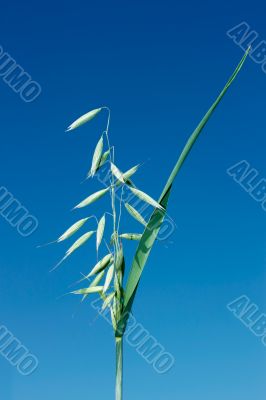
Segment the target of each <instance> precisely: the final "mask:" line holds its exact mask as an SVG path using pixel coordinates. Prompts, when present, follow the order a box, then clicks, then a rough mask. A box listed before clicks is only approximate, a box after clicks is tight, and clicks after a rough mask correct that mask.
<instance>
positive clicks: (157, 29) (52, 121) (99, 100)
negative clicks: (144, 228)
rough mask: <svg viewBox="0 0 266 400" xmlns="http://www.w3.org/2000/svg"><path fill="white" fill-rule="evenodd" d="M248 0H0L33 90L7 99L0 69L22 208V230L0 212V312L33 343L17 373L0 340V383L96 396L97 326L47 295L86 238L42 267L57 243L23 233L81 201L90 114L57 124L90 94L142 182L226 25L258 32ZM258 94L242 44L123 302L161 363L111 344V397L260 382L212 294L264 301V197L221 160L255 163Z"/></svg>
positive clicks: (237, 392) (233, 394) (6, 161)
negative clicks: (29, 358)
mask: <svg viewBox="0 0 266 400" xmlns="http://www.w3.org/2000/svg"><path fill="white" fill-rule="evenodd" d="M264 8H265V5H264V3H263V2H262V1H255V2H253V3H252V7H251V4H250V2H244V3H243V2H240V1H234V2H230V3H229V2H227V3H224V2H220V3H217V2H216V3H214V2H209V1H205V2H200V3H199V2H196V1H191V2H180V3H177V2H174V1H168V0H167V1H166V2H159V1H153V2H151V1H146V2H145V3H143V2H140V1H138V0H137V1H134V2H122V1H112V2H107V1H102V2H100V3H96V2H85V1H80V0H77V1H75V2H70V1H65V2H51V1H50V0H48V1H46V2H43V3H40V2H39V3H36V2H29V1H25V2H23V3H21V2H18V1H15V2H12V4H11V3H10V4H5V5H4V6H3V9H2V19H1V25H0V45H1V46H2V47H3V49H4V51H6V52H8V53H9V54H10V56H11V57H12V58H13V59H14V60H15V61H16V63H17V64H19V65H21V66H22V67H23V68H24V69H25V71H27V73H29V74H30V75H31V77H32V79H33V80H35V81H37V82H38V83H39V84H40V85H41V88H42V92H41V95H40V96H39V97H38V98H37V99H36V100H35V101H34V102H31V103H25V102H24V101H23V100H22V99H21V97H20V96H19V95H18V94H17V93H15V92H14V91H13V90H12V89H11V88H10V87H9V86H8V85H7V84H6V83H5V82H4V81H3V80H2V78H0V98H1V104H2V107H1V110H0V114H1V133H2V141H1V157H0V164H1V165H0V170H1V181H0V186H4V187H6V188H7V189H8V190H9V191H10V192H11V193H12V194H13V196H14V197H15V198H16V199H18V200H19V201H20V202H21V204H22V205H23V206H25V207H26V208H27V209H28V210H29V212H30V213H31V214H32V215H34V216H35V217H36V218H37V219H38V222H39V226H38V229H37V230H36V231H35V232H34V233H33V234H32V235H31V236H29V237H22V236H20V235H19V234H18V232H17V230H16V229H15V228H13V227H12V226H10V224H9V223H8V222H7V221H6V220H5V219H4V218H0V229H1V251H0V261H1V267H0V297H1V304H2V307H1V320H0V324H1V325H5V326H6V327H8V329H9V330H10V331H12V333H13V334H14V335H15V336H16V337H17V338H18V339H19V340H20V341H21V342H22V343H23V344H24V345H25V346H26V347H27V348H28V349H29V350H30V351H31V352H32V353H34V354H35V355H36V356H37V357H38V359H39V367H38V369H37V370H36V372H34V374H32V375H31V376H29V377H23V376H21V375H20V374H19V373H18V372H17V370H16V368H14V367H12V366H11V365H10V364H9V363H8V361H7V360H5V359H4V358H3V357H0V374H1V377H2V382H3V383H2V385H1V389H0V393H1V396H0V397H1V399H3V400H26V399H27V400H28V399H35V398H38V400H44V399H47V398H50V399H52V400H53V399H58V398H63V399H64V400H72V399H73V398H79V397H81V396H82V397H84V395H85V396H87V397H88V398H95V399H103V400H106V399H113V391H114V389H113V384H114V373H113V366H114V346H113V338H112V332H111V329H110V327H109V326H108V324H107V323H106V322H105V321H104V320H102V319H101V318H95V317H96V315H95V311H94V310H93V309H92V308H91V307H90V305H89V303H87V304H82V305H81V304H80V302H79V299H78V298H76V297H71V296H65V297H61V296H62V295H63V294H65V293H66V292H68V291H69V290H70V285H72V283H73V282H75V281H76V280H78V279H79V277H80V271H87V270H88V269H89V268H90V266H91V265H93V263H94V262H95V255H94V248H93V245H92V244H89V245H88V246H86V247H84V248H83V249H81V250H80V252H79V253H76V254H75V255H73V257H72V258H71V259H69V260H68V261H66V263H65V264H64V265H63V266H62V267H61V268H60V269H58V270H57V271H56V272H54V273H52V274H51V273H49V270H50V268H51V267H52V266H53V265H54V264H55V263H56V262H57V261H58V260H59V259H60V257H61V256H62V255H63V253H64V251H65V249H66V248H67V245H66V246H65V245H60V246H59V245H58V246H55V245H54V246H50V247H46V248H42V249H37V248H36V246H37V245H38V244H40V243H45V242H47V241H49V240H52V239H54V238H56V237H57V236H58V235H60V234H61V233H62V232H63V231H64V230H65V229H66V228H67V227H68V226H70V225H71V223H72V222H74V221H75V220H76V219H77V218H78V217H80V218H81V217H83V216H84V213H83V212H82V211H81V212H77V213H76V214H75V213H73V212H71V211H70V210H71V208H72V207H73V206H74V205H75V204H77V203H78V202H79V201H80V200H81V199H83V198H84V197H85V196H86V195H88V194H90V193H91V192H92V191H93V190H97V188H98V186H97V184H96V183H92V182H87V183H85V184H83V185H81V184H80V182H81V181H82V180H83V178H84V175H85V173H86V172H87V169H88V167H89V165H90V157H91V153H92V152H93V149H94V147H95V144H96V142H97V140H98V138H99V135H100V134H101V131H102V130H103V129H104V125H105V116H104V115H100V116H99V118H97V119H95V120H94V121H92V122H91V123H90V124H89V125H87V126H84V127H82V128H80V129H79V131H75V132H73V133H72V134H66V133H65V129H66V127H67V126H68V125H69V123H71V122H72V121H73V120H74V119H75V118H76V117H78V116H79V115H81V114H83V113H85V112H87V111H88V110H90V109H92V108H95V107H98V106H101V105H108V106H109V107H110V108H111V110H112V118H111V130H110V135H111V141H112V143H113V144H114V145H115V147H116V155H117V156H116V159H117V164H118V166H119V167H120V168H121V169H122V170H125V169H127V168H130V167H131V166H132V165H134V164H136V163H144V164H143V166H142V168H141V170H140V172H139V173H138V176H136V184H137V185H138V187H139V188H140V189H142V190H145V191H146V192H148V193H149V194H150V195H152V196H153V197H155V198H156V197H158V196H159V194H160V192H161V190H162V188H163V186H164V184H165V181H166V179H167V177H168V175H169V173H170V171H171V169H172V167H173V165H174V163H175V162H176V159H177V156H178V154H179V152H180V151H181V149H182V147H183V145H184V143H185V141H186V139H187V137H188V135H189V134H190V133H191V131H192V130H193V129H194V127H195V126H196V125H197V123H198V122H199V120H200V119H201V117H202V116H203V114H204V113H205V112H206V110H207V109H208V107H209V106H210V105H211V103H212V101H213V100H214V99H215V96H216V95H217V94H218V92H219V91H220V89H221V88H222V87H223V85H224V84H225V82H226V80H227V78H228V77H229V75H230V74H231V72H232V71H233V69H234V67H235V66H236V64H237V63H238V61H239V59H240V58H241V57H242V54H243V51H242V49H241V48H239V47H238V46H237V45H236V44H235V43H234V42H233V40H231V39H230V38H229V37H228V36H227V35H226V32H227V31H228V29H230V28H232V27H233V26H235V25H237V24H239V23H240V22H242V21H246V23H247V24H249V26H250V27H251V29H252V30H255V31H256V32H257V33H258V34H259V38H260V39H261V40H266V29H265V21H264V18H263V10H264ZM265 93H266V75H265V73H264V72H263V71H262V69H261V66H260V65H259V64H256V63H255V62H253V61H252V60H251V59H248V60H247V62H246V64H245V67H244V68H243V70H242V71H241V74H240V75H239V77H238V79H237V81H236V82H235V83H234V85H233V86H232V88H231V89H230V92H229V93H228V94H227V95H226V98H225V99H224V100H223V103H222V104H221V105H220V106H219V108H218V109H217V111H216V112H215V115H214V116H213V117H212V119H211V121H210V122H209V124H208V125H207V127H206V129H205V130H204V133H203V134H202V136H201V138H200V139H199V141H198V143H197V144H196V146H195V148H194V149H193V152H192V153H191V155H190V157H189V159H188V160H187V161H186V163H185V165H184V167H183V168H182V171H181V172H180V175H179V176H178V178H177V180H176V182H175V186H174V188H173V191H172V197H171V200H170V205H169V213H170V215H171V217H172V218H174V220H175V221H176V224H177V229H176V230H175V232H174V233H173V234H172V235H171V237H170V238H169V240H168V241H166V242H165V243H158V244H157V245H156V246H155V248H154V250H153V252H152V255H151V257H150V259H149V262H148V264H147V267H146V269H145V273H144V274H143V279H142V281H141V285H140V287H139V292H138V296H137V298H136V302H135V307H134V315H135V316H136V318H137V320H138V321H139V322H140V323H141V324H142V325H143V326H144V327H145V328H146V329H147V330H148V331H149V332H150V334H151V335H153V336H154V337H155V338H156V339H157V340H158V341H159V342H160V343H161V344H162V345H163V346H164V347H165V349H166V350H167V351H169V352H170V353H172V354H173V355H174V357H175V360H176V362H175V365H174V367H173V368H172V369H171V371H170V372H168V373H167V374H163V375H158V374H157V373H156V372H155V371H154V370H153V369H152V367H151V366H150V365H148V364H147V363H146V362H145V361H144V360H143V359H142V358H141V357H140V356H139V355H138V354H137V353H136V351H135V350H134V349H132V348H130V347H129V346H126V349H125V399H126V400H133V399H134V400H135V399H136V398H139V399H147V398H152V399H154V400H163V399H165V398H167V399H178V398H182V400H194V399H199V400H211V399H214V398H215V399H216V400H224V399H226V400H240V399H241V400H250V399H251V398H261V397H262V396H263V393H264V392H265V383H263V382H265V379H263V376H264V375H265V358H266V357H265V353H266V349H265V347H264V346H263V345H262V343H261V341H260V339H259V338H258V337H256V336H255V335H253V334H252V332H250V330H249V329H247V328H246V327H245V326H244V325H243V324H242V323H241V322H240V321H239V320H238V319H237V318H235V317H234V315H233V314H232V313H230V312H229V311H228V309H227V308H226V305H227V304H228V303H229V302H230V301H233V300H234V299H236V298H237V297H239V296H241V295H246V296H248V297H249V298H250V299H251V301H252V302H253V303H255V304H257V305H258V307H259V310H260V312H261V314H263V313H266V304H265V280H266V276H265V271H266V230H265V226H266V214H265V211H264V210H263V209H262V207H261V204H260V203H259V202H256V201H255V200H254V199H253V198H252V197H251V196H250V195H249V194H248V193H247V192H245V190H243V188H241V186H240V185H239V184H238V183H237V182H235V181H234V180H233V179H232V177H230V176H229V175H228V174H227V172H226V170H227V169H228V168H229V167H230V166H232V165H234V164H236V163H237V162H239V161H241V160H247V162H248V163H249V164H250V166H251V168H255V169H256V170H257V171H258V173H259V176H260V177H261V179H263V178H266V165H265V148H264V146H265V132H266V121H265ZM101 205H103V206H104V202H103V203H101ZM99 206H100V203H99ZM92 209H93V212H95V213H97V214H98V215H100V214H101V211H100V210H99V209H98V208H97V207H96V206H93V208H92ZM86 212H87V211H86ZM127 222H128V223H130V221H129V219H128V220H127V219H125V223H127ZM134 228H136V226H135V225H134ZM130 249H131V250H133V247H132V245H131V244H130ZM129 254H130V251H129ZM127 261H128V263H127V268H129V266H130V259H128V260H127Z"/></svg>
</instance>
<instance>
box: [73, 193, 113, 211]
mask: <svg viewBox="0 0 266 400" xmlns="http://www.w3.org/2000/svg"><path fill="white" fill-rule="evenodd" d="M108 191H109V188H107V189H101V190H99V191H98V192H95V193H93V194H91V195H90V196H89V197H87V198H86V199H85V200H83V201H82V202H81V203H79V204H78V205H77V206H75V207H74V208H82V207H86V206H88V205H89V204H91V203H94V201H96V200H99V199H100V198H101V197H103V196H104V195H105V194H106V193H107V192H108Z"/></svg>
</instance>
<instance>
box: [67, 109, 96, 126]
mask: <svg viewBox="0 0 266 400" xmlns="http://www.w3.org/2000/svg"><path fill="white" fill-rule="evenodd" d="M101 110H102V108H95V109H94V110H91V111H89V112H87V113H86V114H84V115H82V116H81V117H79V118H78V119H76V120H75V121H74V122H72V124H71V125H69V127H68V128H67V132H69V131H73V129H76V128H78V127H79V126H81V125H83V124H86V122H89V121H91V120H92V119H93V118H95V117H96V115H97V114H99V112H100V111H101Z"/></svg>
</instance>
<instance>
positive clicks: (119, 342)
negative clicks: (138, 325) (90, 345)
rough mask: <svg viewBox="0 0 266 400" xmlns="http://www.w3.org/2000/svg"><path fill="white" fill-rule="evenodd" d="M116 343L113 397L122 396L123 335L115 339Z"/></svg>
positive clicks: (120, 398) (117, 399)
mask: <svg viewBox="0 0 266 400" xmlns="http://www.w3.org/2000/svg"><path fill="white" fill-rule="evenodd" d="M115 345H116V387H115V399H116V400H122V398H123V393H122V392H123V337H119V338H116V339H115Z"/></svg>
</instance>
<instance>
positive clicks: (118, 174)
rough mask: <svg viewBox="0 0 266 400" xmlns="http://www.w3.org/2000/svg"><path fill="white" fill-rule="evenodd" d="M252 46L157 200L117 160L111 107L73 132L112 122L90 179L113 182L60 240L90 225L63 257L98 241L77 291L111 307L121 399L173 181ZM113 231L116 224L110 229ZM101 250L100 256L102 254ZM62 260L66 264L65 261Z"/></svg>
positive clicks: (133, 169)
mask: <svg viewBox="0 0 266 400" xmlns="http://www.w3.org/2000/svg"><path fill="white" fill-rule="evenodd" d="M248 52H249V49H248V50H247V52H246V53H245V55H244V56H243V58H242V59H241V61H240V63H239V65H238V66H237V68H236V69H235V71H234V73H233V74H232V76H231V77H230V79H229V80H228V82H227V83H226V85H225V87H224V88H223V90H222V91H221V93H220V94H219V96H218V97H217V99H216V100H215V102H214V103H213V105H212V106H211V108H210V109H209V110H208V111H207V113H206V114H205V116H204V117H203V119H202V120H201V122H200V123H199V125H198V126H197V128H196V129H195V130H194V132H193V133H192V135H191V136H190V137H189V139H188V141H187V143H186V145H185V146H184V148H183V150H182V152H181V154H180V156H179V158H178V160H177V163H176V164H175V166H174V168H173V170H172V172H171V174H170V176H169V178H168V180H167V182H166V185H165V187H164V189H163V191H162V193H161V195H160V197H159V199H158V201H156V200H154V199H153V198H152V197H151V196H149V195H148V194H146V192H144V191H143V188H141V187H140V188H139V187H138V186H137V185H136V184H135V177H136V176H137V173H138V172H139V165H133V166H130V165H129V169H127V170H122V169H121V168H120V167H119V166H118V165H117V164H116V160H115V151H114V147H113V146H112V145H111V144H110V138H109V127H110V110H109V108H107V107H101V108H97V109H95V110H92V111H90V112H88V113H87V114H85V115H83V116H82V117H80V118H79V119H77V120H76V121H75V122H73V123H72V124H71V125H70V126H69V128H68V131H73V130H74V129H76V128H78V127H80V126H81V125H83V124H85V123H87V122H89V121H90V120H92V119H93V118H95V117H96V116H97V115H98V114H99V113H105V114H106V119H107V124H106V128H105V130H104V132H103V133H102V135H101V137H100V138H99V140H98V143H97V145H96V148H95V151H94V153H93V156H92V162H91V168H90V171H89V172H88V176H87V178H89V179H93V178H97V176H98V174H99V172H100V171H101V169H102V168H103V167H104V168H108V171H109V174H108V182H107V184H105V185H103V186H102V187H100V188H99V190H98V191H97V192H96V193H93V194H89V196H88V197H87V198H85V199H84V200H82V201H81V202H80V203H79V204H78V205H76V207H75V209H82V210H83V209H84V210H83V211H84V214H85V215H83V216H82V218H81V219H79V220H78V221H77V222H76V223H75V224H74V225H72V226H71V227H70V228H69V229H68V230H67V231H66V232H65V233H63V234H62V235H61V236H60V237H59V239H58V240H57V241H58V242H62V241H65V240H67V239H69V238H70V237H72V235H74V234H76V233H77V232H78V231H79V230H80V229H81V228H82V229H85V228H86V225H89V226H90V227H92V226H93V228H89V230H86V231H85V233H83V234H82V235H81V236H80V237H79V238H78V239H77V240H76V241H75V242H74V243H73V244H72V245H71V246H70V247H69V249H68V250H67V252H66V254H65V256H64V257H63V260H65V259H66V258H67V257H69V256H70V255H71V254H72V253H73V252H74V251H76V250H77V249H78V248H80V247H81V246H82V245H84V244H85V243H86V242H87V241H88V240H95V242H96V246H95V247H96V254H97V257H96V261H97V262H96V264H95V265H94V266H92V268H91V270H90V271H88V273H87V274H86V275H84V276H83V278H82V288H79V289H77V290H75V291H74V292H72V293H73V294H75V295H80V296H82V300H84V299H86V298H87V297H88V296H92V295H97V296H99V297H100V299H101V300H102V309H103V310H104V309H106V308H108V309H109V312H110V315H111V320H112V326H113V330H114V339H115V345H116V390H115V398H116V400H122V382H123V336H124V333H125V330H126V327H127V321H128V318H129V316H130V313H131V309H132V305H133V302H134V299H135V295H136V291H137V288H138V285H139V281H140V278H141V275H142V272H143V270H144V267H145V264H146V262H147V259H148V257H149V254H150V251H151V249H152V247H153V245H154V243H155V240H156V238H157V235H158V232H159V230H160V227H161V225H162V222H163V220H164V217H165V215H166V209H167V204H168V200H169V196H170V193H171V189H172V185H173V183H174V180H175V178H176V175H177V174H178V172H179V170H180V168H181V167H182V165H183V163H184V161H185V159H186V158H187V156H188V154H189V152H190V150H191V148H192V146H193V145H194V143H195V141H196V140H197V138H198V137H199V135H200V133H201V131H202V129H203V128H204V126H205V125H206V123H207V122H208V120H209V118H210V117H211V115H212V113H213V112H214V110H215V108H216V107H217V105H218V104H219V102H220V101H221V99H222V98H223V96H224V95H225V93H226V91H227V90H228V88H229V87H230V85H231V84H232V82H233V81H234V79H235V78H236V76H237V74H238V72H239V71H240V69H241V67H242V65H243V63H244V61H245V59H246V57H247V55H248ZM125 190H128V191H130V192H131V193H132V195H133V196H135V197H136V198H138V199H139V200H141V201H143V202H144V203H147V204H148V205H149V206H151V207H152V208H153V211H152V212H151V215H150V218H149V220H148V221H146V220H145V219H144V218H143V216H142V215H140V213H139V212H138V211H137V210H136V209H135V208H134V207H133V206H132V205H131V204H129V203H125V202H124V199H123V194H124V192H125ZM103 196H109V197H110V208H109V209H108V210H105V211H100V204H101V203H100V202H99V209H98V211H99V215H98V216H94V215H91V213H90V205H91V204H92V203H94V202H98V201H99V200H100V199H101V198H102V197H103ZM123 212H126V213H128V214H129V216H130V217H132V218H134V219H135V220H137V221H138V222H139V231H138V232H125V231H121V229H120V219H121V214H122V213H123ZM107 224H109V225H110V224H111V232H112V233H111V234H110V233H109V237H107V235H106V232H108V230H107V229H106V228H107ZM109 230H110V229H109ZM129 240H130V241H132V240H134V241H136V242H138V244H137V248H136V252H135V256H134V258H133V262H132V264H131V266H130V269H129V270H128V274H127V275H128V278H127V282H126V283H125V282H124V280H125V279H124V278H125V271H126V262H125V257H124V250H123V247H124V246H125V244H126V242H127V241H129ZM99 255H100V256H99ZM63 260H61V262H62V261H63ZM61 262H60V263H61Z"/></svg>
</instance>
